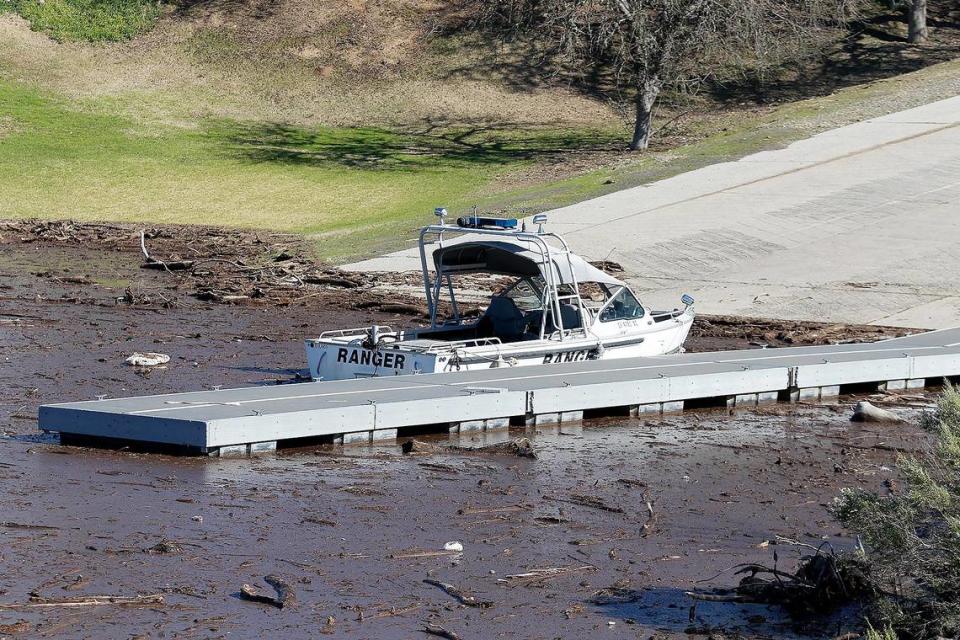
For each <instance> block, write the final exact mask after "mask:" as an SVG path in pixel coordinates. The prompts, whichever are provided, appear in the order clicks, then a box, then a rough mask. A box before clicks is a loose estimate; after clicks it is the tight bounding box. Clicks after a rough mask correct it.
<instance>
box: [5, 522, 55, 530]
mask: <svg viewBox="0 0 960 640" xmlns="http://www.w3.org/2000/svg"><path fill="white" fill-rule="evenodd" d="M0 527H3V528H4V529H30V530H34V531H59V530H60V527H49V526H47V525H45V524H21V523H19V522H9V521H7V522H0Z"/></svg>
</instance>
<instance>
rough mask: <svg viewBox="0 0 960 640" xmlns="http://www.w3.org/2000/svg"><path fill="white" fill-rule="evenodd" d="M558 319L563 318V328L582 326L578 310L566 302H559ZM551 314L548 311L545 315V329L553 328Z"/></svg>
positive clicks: (578, 327)
mask: <svg viewBox="0 0 960 640" xmlns="http://www.w3.org/2000/svg"><path fill="white" fill-rule="evenodd" d="M560 319H561V320H563V328H564V330H567V329H580V328H582V327H583V318H582V317H580V312H579V311H577V307H575V306H574V305H572V304H568V303H566V302H561V303H560ZM552 321H553V314H552V313H548V315H547V329H548V330H552V329H553V322H552Z"/></svg>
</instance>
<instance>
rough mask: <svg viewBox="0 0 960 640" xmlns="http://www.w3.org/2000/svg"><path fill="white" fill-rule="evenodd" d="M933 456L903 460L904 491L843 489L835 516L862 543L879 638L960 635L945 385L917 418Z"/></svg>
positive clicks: (959, 567) (959, 514)
mask: <svg viewBox="0 0 960 640" xmlns="http://www.w3.org/2000/svg"><path fill="white" fill-rule="evenodd" d="M921 424H922V425H923V427H924V428H926V429H927V430H928V431H930V432H931V433H932V434H933V435H934V436H935V445H934V446H933V448H932V449H931V451H930V452H929V453H927V454H925V455H922V456H919V457H905V456H901V457H900V459H899V461H898V465H899V467H900V471H901V474H902V477H903V479H904V482H905V483H906V487H905V490H904V491H902V492H898V493H896V494H894V495H890V496H882V497H881V496H879V495H877V494H875V493H870V492H867V491H863V490H845V491H844V492H843V493H842V494H841V496H840V497H839V498H837V500H836V502H835V504H834V507H833V511H834V513H835V515H836V516H837V517H838V518H839V519H840V521H841V522H842V523H843V524H844V525H845V526H847V527H848V528H850V529H852V530H853V531H855V532H857V533H858V534H859V535H860V538H861V541H862V542H863V545H864V549H863V553H864V554H865V559H866V562H867V564H868V566H869V567H870V574H871V576H872V577H873V579H874V580H875V581H876V586H877V588H878V590H879V591H878V595H877V597H876V598H875V599H874V601H873V602H872V603H870V604H869V606H868V609H867V614H868V617H869V619H870V621H871V623H872V624H873V625H874V627H872V629H873V628H875V629H880V630H881V631H874V633H875V634H878V635H877V637H880V638H886V637H890V635H891V634H895V635H898V636H900V637H906V638H934V637H941V636H946V637H956V636H957V635H958V633H960V392H958V391H957V389H955V388H953V387H950V386H948V387H947V388H946V389H945V390H944V392H943V394H942V396H941V397H940V399H939V400H938V402H937V408H936V410H935V411H934V412H932V413H929V414H926V415H925V416H924V417H923V419H922V420H921Z"/></svg>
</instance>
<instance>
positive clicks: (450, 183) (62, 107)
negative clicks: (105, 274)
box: [0, 80, 620, 258]
mask: <svg viewBox="0 0 960 640" xmlns="http://www.w3.org/2000/svg"><path fill="white" fill-rule="evenodd" d="M85 106H86V107H87V108H86V110H84V109H81V108H79V107H78V106H77V105H76V104H71V103H70V102H68V101H67V100H66V99H63V98H60V97H57V96H55V95H51V94H47V93H43V92H40V91H38V90H36V89H33V88H30V87H28V86H26V85H23V84H20V83H16V82H12V81H2V80H0V123H4V125H3V127H2V128H0V136H2V143H0V217H14V218H15V217H44V218H74V219H80V220H125V221H136V222H144V223H148V222H157V223H200V224H223V225H231V226H239V227H270V228H273V229H279V230H285V231H295V232H302V233H306V234H316V235H317V241H318V245H319V247H320V250H321V253H322V254H323V255H325V256H326V257H330V258H337V257H343V256H352V255H357V254H359V253H362V252H365V251H367V250H369V249H370V248H372V247H376V246H378V244H379V241H378V240H377V238H381V237H383V238H385V239H386V240H385V242H387V243H388V245H389V246H395V243H396V242H397V239H398V233H400V234H401V235H403V234H404V232H405V231H406V230H410V231H412V230H413V229H414V228H415V227H416V226H418V225H419V223H420V222H422V221H423V220H430V219H431V217H430V213H431V211H432V210H433V208H434V207H435V206H438V205H445V206H448V207H450V208H451V209H452V210H453V211H458V210H465V209H466V208H467V207H468V206H469V205H471V204H472V203H473V201H474V199H475V195H474V194H476V193H477V192H479V191H480V190H481V189H482V188H483V187H484V186H486V185H487V184H489V183H490V182H491V181H492V180H493V179H494V178H495V177H496V175H497V174H498V173H499V172H502V171H504V170H508V169H512V168H517V167H522V166H524V165H526V164H529V163H531V162H534V161H536V160H537V159H538V158H541V157H544V156H547V155H551V154H557V153H562V152H563V151H565V150H569V149H574V148H581V147H583V146H586V145H594V144H609V143H610V141H611V140H612V139H613V138H614V137H615V136H617V135H619V133H620V132H598V131H567V130H557V129H547V130H537V131H532V132H523V133H521V132H518V131H516V130H512V129H509V128H508V129H489V128H487V129H484V128H467V127H446V128H440V129H429V128H423V129H416V128H412V127H411V128H407V129H403V130H401V129H395V130H391V129H385V128H376V127H367V128H331V127H316V128H303V127H294V126H289V125H284V124H272V123H262V122H238V121H234V120H224V119H219V120H199V121H197V122H196V123H195V124H196V126H195V127H190V128H184V127H175V126H168V125H157V124H153V125H151V126H150V127H148V128H147V127H144V126H142V125H139V124H137V123H136V122H135V121H133V120H131V119H129V118H127V117H125V116H120V115H113V114H111V113H110V111H109V109H108V108H106V107H104V104H101V103H96V104H91V103H87V104H86V105H85Z"/></svg>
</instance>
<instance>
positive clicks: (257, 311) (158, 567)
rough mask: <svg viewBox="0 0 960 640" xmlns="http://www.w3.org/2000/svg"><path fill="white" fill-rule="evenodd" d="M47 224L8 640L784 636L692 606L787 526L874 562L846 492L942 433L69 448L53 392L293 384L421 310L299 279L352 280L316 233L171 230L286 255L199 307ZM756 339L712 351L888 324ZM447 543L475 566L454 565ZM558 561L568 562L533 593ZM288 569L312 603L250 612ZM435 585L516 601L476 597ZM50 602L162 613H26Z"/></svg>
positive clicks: (6, 569)
mask: <svg viewBox="0 0 960 640" xmlns="http://www.w3.org/2000/svg"><path fill="white" fill-rule="evenodd" d="M22 224H23V223H11V224H7V225H6V226H4V227H2V228H0V238H2V239H0V433H2V436H0V480H2V482H3V484H2V487H3V489H2V491H0V514H2V515H0V536H2V540H3V544H2V546H0V635H3V636H7V635H10V636H14V637H20V636H22V637H63V638H103V637H144V638H161V637H163V638H218V637H234V638H248V637H249V638H256V637H268V636H277V637H279V636H281V635H282V637H287V638H300V637H303V638H306V637H317V636H318V635H330V636H332V637H344V638H347V637H349V638H365V637H366V638H394V637H404V638H407V637H419V636H420V635H421V634H420V630H422V629H423V628H424V627H425V625H427V624H430V625H434V626H439V627H443V628H444V629H447V630H448V631H451V632H455V633H457V634H459V635H460V636H461V637H463V638H494V637H496V638H557V637H563V638H575V637H584V636H586V635H587V634H593V633H598V632H602V633H604V634H605V636H609V637H629V638H635V637H643V638H649V637H651V636H655V637H679V636H682V635H686V633H687V632H690V633H695V634H704V635H708V634H712V635H718V634H719V635H723V634H727V635H733V634H737V633H739V634H741V635H744V636H748V637H769V636H777V637H782V636H784V635H789V634H792V633H796V632H797V629H796V628H795V625H794V623H793V622H791V621H789V620H788V619H786V618H785V617H784V615H783V614H782V612H780V611H778V610H776V609H771V608H766V607H759V606H743V605H730V604H710V603H700V604H699V605H698V607H697V609H696V615H695V616H694V619H693V620H692V621H691V620H690V612H689V606H690V601H689V600H688V599H687V597H686V596H685V595H684V592H685V591H687V590H690V589H692V588H697V587H698V588H707V587H710V586H730V585H732V584H734V583H735V579H734V577H733V576H732V575H730V572H729V571H728V572H724V570H725V569H728V568H729V567H731V566H732V565H735V564H737V563H740V562H753V561H757V562H764V563H768V564H769V563H771V562H772V552H773V549H777V552H778V556H779V563H780V566H784V567H786V566H789V565H790V564H792V563H793V562H794V561H795V560H796V558H797V557H798V556H799V554H800V552H801V550H800V549H798V548H796V547H793V546H789V545H784V544H774V543H775V541H776V536H777V535H781V536H785V537H787V538H791V539H794V540H798V541H801V542H807V543H811V544H819V543H820V542H821V541H824V540H825V541H828V542H830V543H831V544H833V545H836V546H839V547H844V546H847V547H849V546H850V545H851V544H852V542H851V540H849V539H848V537H847V536H846V534H845V533H844V532H843V531H842V530H840V528H839V527H838V526H837V525H836V523H835V522H834V521H833V520H832V518H831V517H830V516H829V514H828V513H827V510H826V506H827V505H828V504H829V503H830V501H831V500H832V498H833V496H835V495H836V494H837V492H838V491H839V490H840V488H841V487H845V486H864V487H868V488H871V489H883V487H884V486H885V485H884V484H883V483H884V481H890V482H889V483H888V484H890V485H891V486H893V487H895V486H896V482H895V470H894V467H893V463H894V461H895V458H896V450H898V449H909V448H911V447H916V446H918V444H917V443H918V442H922V439H921V438H920V436H919V433H920V432H919V430H918V429H917V428H916V427H914V426H913V422H912V419H913V417H914V416H915V414H916V412H917V411H919V408H918V407H916V406H907V405H908V404H912V405H917V404H923V402H922V401H919V400H917V399H916V398H913V399H912V400H911V401H910V402H909V403H907V404H904V403H903V402H900V403H897V402H895V401H892V400H891V402H893V404H883V406H884V407H885V408H888V409H892V410H894V411H896V412H898V413H899V414H901V415H902V417H905V418H907V419H908V422H907V423H906V424H903V425H876V424H854V423H850V422H849V421H848V417H849V412H850V410H851V408H852V402H853V399H844V400H843V402H842V403H841V404H840V405H838V406H836V407H824V406H802V405H801V406H792V407H791V406H783V405H777V406H773V407H768V408H762V409H759V410H755V411H748V412H738V413H736V414H733V415H728V414H727V413H725V412H719V413H701V412H694V413H687V414H684V415H682V416H676V417H667V418H664V419H658V420H648V421H633V420H628V419H624V418H618V419H605V420H597V421H589V422H588V423H587V424H586V426H585V427H584V428H577V427H572V426H564V427H562V428H560V429H555V430H544V431H541V432H538V433H527V434H518V433H514V434H512V435H514V436H516V435H526V436H527V437H530V438H531V440H532V442H533V445H534V447H535V448H536V451H537V458H536V459H526V458H517V457H506V456H486V455H476V454H471V455H462V454H456V453H451V454H438V455H429V456H413V457H411V456H404V455H403V454H402V453H401V452H400V447H399V445H397V446H385V447H370V448H356V447H353V448H347V449H336V448H327V449H307V450H293V451H289V452H284V453H282V454H280V455H278V456H273V457H266V458H262V459H254V460H207V459H194V458H175V457H168V456H159V455H144V454H134V453H129V452H123V451H119V452H111V451H100V450H88V449H79V448H68V447H61V446H59V445H58V444H57V443H56V442H55V440H53V439H50V438H47V437H44V436H41V435H39V434H38V433H37V430H36V408H37V406H39V405H40V404H43V403H46V402H56V401H65V400H81V399H92V398H94V397H95V396H96V395H98V394H106V395H109V396H117V395H134V394H148V393H149V394H154V393H167V392H174V391H182V390H191V389H202V388H210V387H212V386H214V385H224V386H231V385H234V386H235V385H250V384H276V383H278V382H287V381H290V380H291V379H293V378H295V376H296V375H297V374H298V373H301V366H302V362H303V353H302V339H303V338H304V337H305V336H309V335H311V334H316V333H317V332H319V331H321V330H324V329H329V328H342V327H348V326H361V325H364V324H367V323H370V322H374V321H376V322H380V323H385V324H395V325H403V324H406V323H409V322H411V321H415V320H416V316H415V315H410V314H409V313H389V312H385V311H383V309H382V306H381V307H379V308H375V307H368V308H356V303H355V301H354V300H353V297H352V292H354V291H355V290H356V289H360V290H361V291H363V290H365V289H364V288H365V287H367V286H368V284H369V283H367V282H361V283H360V284H359V286H357V287H354V288H352V289H346V288H345V287H342V286H336V285H329V284H328V285H319V284H318V285H310V284H308V283H303V284H301V283H298V282H296V281H295V279H293V278H291V279H290V281H287V280H284V279H283V277H282V276H281V275H280V273H279V271H276V270H275V269H274V267H273V266H271V265H272V261H273V259H274V258H275V257H276V255H279V252H278V251H277V249H278V248H279V249H283V250H284V251H285V252H287V253H290V254H295V255H294V257H293V258H290V259H285V260H283V261H281V262H288V261H289V260H296V261H297V264H298V265H300V266H298V267H296V268H291V271H292V272H293V273H295V274H296V275H298V276H299V277H301V279H302V274H305V273H324V274H331V275H336V276H337V277H340V276H342V275H343V274H339V273H338V272H335V270H332V269H328V268H326V267H324V266H322V265H317V264H316V263H315V262H314V261H312V260H310V259H309V258H308V257H306V256H307V252H306V250H305V249H304V248H303V247H302V245H297V244H296V243H297V239H296V238H286V237H284V238H279V239H278V237H277V236H270V237H267V236H265V235H261V236H260V237H259V240H260V243H257V242H256V240H257V235H256V234H240V235H239V236H234V235H232V234H229V233H227V232H223V231H219V230H206V231H203V230H196V229H192V230H189V233H195V234H197V235H195V236H189V235H188V232H183V233H182V234H181V233H179V232H176V233H175V232H174V230H173V229H165V230H161V232H160V234H158V235H157V236H155V237H154V238H152V239H148V243H149V244H148V247H149V248H150V251H151V253H152V254H155V255H157V256H161V259H163V260H195V261H199V260H201V259H204V258H205V257H209V256H211V255H214V256H227V257H226V258H225V259H228V260H230V262H231V263H242V264H241V266H252V265H257V266H258V268H259V267H261V266H265V265H266V266H268V267H269V268H268V269H263V270H261V271H259V272H258V273H257V274H254V275H251V274H250V273H249V272H247V271H244V270H240V273H235V272H236V271H237V270H236V269H235V267H234V265H233V264H229V265H228V264H226V263H214V264H215V265H217V266H215V267H211V268H216V269H221V268H222V269H223V272H222V274H226V275H228V276H229V278H235V280H230V282H232V283H233V284H230V285H229V286H231V287H233V286H236V287H238V288H239V289H238V290H239V291H241V292H246V291H247V290H246V289H243V287H250V286H259V287H260V288H261V289H263V291H264V295H263V296H260V297H248V298H245V299H242V300H239V301H233V302H224V301H219V302H218V301H213V300H201V299H199V298H198V297H197V296H196V293H197V291H199V290H200V289H201V285H202V284H203V283H204V282H206V283H210V282H211V281H210V280H204V279H205V278H212V277H213V276H211V275H204V274H202V273H201V274H200V275H198V274H196V273H193V272H166V271H163V270H146V269H141V268H140V264H141V263H142V262H143V256H142V255H141V254H140V253H139V251H140V250H139V238H138V235H137V233H136V230H135V229H132V228H127V227H102V226H101V227H99V229H100V230H99V231H96V232H94V231H84V229H88V228H90V227H87V226H82V225H72V227H71V228H70V229H68V230H67V232H66V233H64V234H62V235H53V236H47V235H45V234H49V233H54V234H55V233H56V232H57V228H56V227H46V229H48V230H49V229H53V231H44V230H43V229H44V228H43V227H41V228H40V231H37V232H32V231H29V229H27V230H26V231H25V230H24V227H22V226H19V225H22ZM92 228H94V229H97V228H98V227H92ZM77 229H80V231H79V232H78V231H77ZM164 232H169V235H166V236H165V235H163V233H164ZM85 233H91V234H93V235H89V236H85V235H84V234H85ZM205 234H206V235H205ZM114 237H115V239H114V240H111V238H114ZM187 237H189V238H190V239H189V240H187V241H185V240H184V238H187ZM238 237H241V238H246V239H247V240H244V241H243V242H241V241H240V240H237V238H238ZM248 241H249V242H248ZM230 243H233V244H230ZM188 245H189V246H188ZM271 256H272V257H271ZM267 260H270V261H271V264H268V262H267ZM218 273H220V272H218ZM229 274H232V275H229ZM257 277H259V278H260V283H259V284H256V280H255V279H256V278H257ZM347 277H348V278H351V279H352V276H350V275H348V276H347ZM215 287H217V288H218V290H223V291H227V290H229V289H228V288H227V287H225V286H224V284H223V281H217V283H216V285H215ZM128 290H129V291H130V293H131V294H133V299H132V300H131V299H130V296H127V295H126V293H127V291H128ZM237 295H246V293H239V294H237ZM140 296H142V297H140ZM390 302H402V303H403V304H417V302H416V301H415V300H399V301H398V300H391V301H390ZM747 324H749V325H751V327H749V328H747V327H742V326H738V325H737V324H736V323H735V322H732V321H731V322H727V323H725V322H724V321H716V322H715V321H714V320H711V321H710V324H709V325H705V324H703V323H701V324H700V325H698V326H700V327H701V328H700V329H699V330H698V331H699V332H698V334H697V336H695V338H694V339H693V340H692V346H695V347H698V348H707V347H710V346H713V347H714V348H715V347H716V346H723V347H730V348H735V347H750V346H753V347H756V346H757V344H754V345H751V344H750V343H751V342H754V343H761V342H764V341H766V340H767V337H765V335H764V334H765V333H769V332H771V331H775V332H786V331H791V332H794V335H793V336H791V339H793V340H795V341H797V342H799V343H802V340H807V339H813V338H811V336H812V335H814V333H812V332H816V336H817V338H816V339H818V340H823V341H830V340H846V339H854V338H859V339H863V338H876V337H881V336H882V335H886V334H884V333H883V330H881V331H880V332H877V331H876V329H874V328H844V329H842V330H837V329H835V328H834V329H832V330H831V329H830V328H828V327H822V326H815V327H813V328H812V329H811V328H804V327H802V326H795V327H784V325H783V324H782V323H781V324H780V325H779V326H774V325H769V324H764V323H747ZM753 324H756V326H755V327H753V326H752V325H753ZM857 331H859V332H860V333H857ZM784 335H788V334H787V333H784ZM773 337H774V338H776V339H777V340H781V339H780V338H777V336H776V335H774V336H773ZM764 343H766V342H764ZM133 351H160V352H163V353H168V354H170V355H171V356H172V360H171V363H170V365H168V366H167V367H166V368H163V369H156V370H154V371H153V372H152V373H149V374H147V373H138V372H137V371H136V370H134V369H133V368H132V367H127V366H125V365H124V364H123V359H124V357H126V356H127V355H129V354H130V353H131V352H133ZM875 400H876V399H875ZM881 400H882V399H881ZM888 400H889V399H888ZM491 437H492V438H494V439H498V438H502V439H506V438H507V437H508V434H507V432H503V433H500V434H495V435H493V436H491ZM421 438H422V437H421ZM435 441H438V442H439V441H444V442H445V441H446V440H445V439H437V438H435ZM455 444H463V445H468V446H475V445H477V444H480V442H478V441H469V440H467V441H463V442H460V441H455ZM584 496H587V497H590V498H591V500H584V499H583V497H584ZM647 501H649V502H650V505H651V507H652V510H653V516H652V517H651V514H650V511H649V509H648V507H647V506H646V503H647ZM598 505H604V506H606V507H608V508H600V507H599V506H598ZM449 541H459V542H461V543H462V544H463V547H464V551H463V552H462V554H450V553H449V552H442V550H443V546H444V544H445V543H446V542H449ZM535 569H553V570H554V571H549V572H546V573H543V574H536V575H534V576H532V577H531V576H529V575H528V576H520V577H511V576H518V575H519V574H529V573H531V571H532V570H535ZM268 575H273V576H278V577H280V578H281V579H282V580H283V581H285V583H286V584H288V585H289V586H291V587H292V589H293V590H294V591H295V600H296V603H297V604H296V605H295V606H290V607H286V606H285V607H284V608H283V609H280V608H277V607H276V606H272V605H270V604H259V603H255V602H248V601H245V600H243V599H241V597H240V593H241V587H242V586H243V585H244V584H249V585H251V586H252V587H254V588H255V589H256V591H257V592H259V593H261V594H270V595H272V594H273V593H274V592H273V589H272V588H271V586H270V585H269V584H267V583H266V582H264V577H265V576H268ZM425 579H431V580H436V581H439V582H442V583H445V584H450V585H454V586H455V587H456V588H457V589H459V590H462V591H463V592H464V593H466V594H468V595H469V596H471V597H474V598H475V599H476V600H477V601H481V602H484V603H490V604H491V606H489V607H472V606H466V605H464V604H461V601H459V600H458V599H457V598H455V597H453V596H451V595H450V594H449V593H448V592H446V591H444V590H443V589H440V588H438V587H437V586H434V585H431V584H427V583H424V580H425ZM31 594H35V596H36V597H40V598H46V599H50V600H52V599H55V598H61V599H62V598H65V597H78V596H91V595H113V596H122V597H134V596H137V595H138V594H139V595H157V594H159V595H162V597H163V602H162V603H156V602H152V603H151V601H149V600H148V601H147V602H145V603H143V604H140V605H127V606H120V605H90V606H81V607H63V606H51V607H45V608H10V607H9V606H8V605H22V604H29V603H30V602H31ZM36 597H35V598H34V601H35V603H36V602H37V600H36ZM610 622H613V623H614V624H613V625H610V624H609V623H610ZM855 623H856V616H855V615H848V616H846V617H844V616H840V617H839V618H838V619H836V620H831V621H830V622H829V623H824V622H823V621H817V622H816V624H815V625H814V626H813V627H812V630H813V631H814V632H815V634H817V635H822V636H831V637H832V636H835V635H839V632H838V629H839V630H844V629H847V628H849V626H850V625H852V624H855ZM807 630H808V631H809V630H811V629H809V628H808V629H807Z"/></svg>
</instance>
